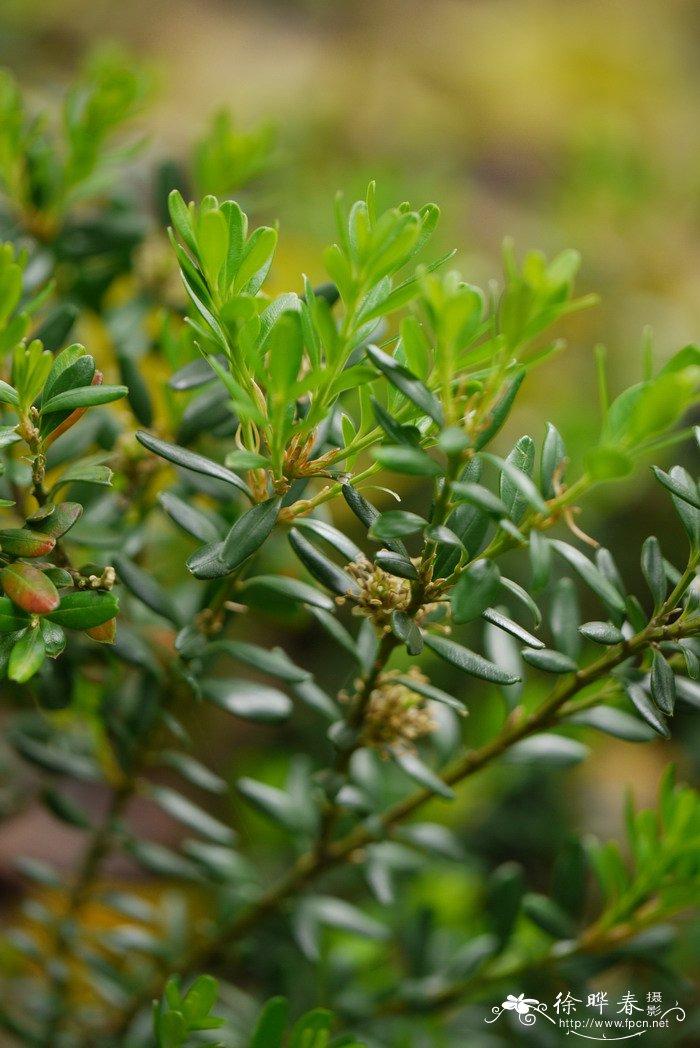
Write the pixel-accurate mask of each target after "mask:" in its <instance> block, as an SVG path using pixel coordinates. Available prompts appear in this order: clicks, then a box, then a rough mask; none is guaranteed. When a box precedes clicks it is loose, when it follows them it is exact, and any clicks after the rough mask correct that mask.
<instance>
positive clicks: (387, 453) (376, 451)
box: [372, 444, 445, 477]
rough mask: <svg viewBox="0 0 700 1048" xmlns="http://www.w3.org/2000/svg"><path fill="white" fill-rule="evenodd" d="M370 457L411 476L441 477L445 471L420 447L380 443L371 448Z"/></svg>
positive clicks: (396, 471)
mask: <svg viewBox="0 0 700 1048" xmlns="http://www.w3.org/2000/svg"><path fill="white" fill-rule="evenodd" d="M372 457H373V458H374V459H375V460H376V461H377V462H379V463H380V465H382V466H384V467H386V469H390V470H393V472H394V473H407V474H408V475H409V476H413V477H441V476H442V475H443V473H444V472H445V471H444V469H443V468H442V466H441V465H440V464H439V463H438V462H436V461H435V459H433V458H431V457H430V455H428V454H426V452H425V451H423V450H422V449H421V448H409V447H405V446H404V445H399V444H396V445H391V444H382V445H380V446H379V447H377V448H372Z"/></svg>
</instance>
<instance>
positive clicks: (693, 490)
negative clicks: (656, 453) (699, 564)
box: [669, 466, 700, 550]
mask: <svg viewBox="0 0 700 1048" xmlns="http://www.w3.org/2000/svg"><path fill="white" fill-rule="evenodd" d="M669 477H670V479H671V480H672V481H673V483H674V485H676V487H678V488H680V489H681V490H682V491H684V492H685V493H686V497H685V498H683V497H682V496H679V495H676V494H673V495H672V499H673V505H674V507H675V510H676V513H677V514H678V516H679V517H680V519H681V523H682V524H683V527H684V528H685V530H686V532H687V533H688V538H689V539H690V545H691V548H692V549H693V550H697V549H698V548H700V510H698V509H696V507H695V505H694V502H693V499H697V490H698V489H697V486H696V484H695V482H694V480H693V478H692V477H691V476H690V474H689V473H688V472H687V471H686V470H684V469H683V467H682V466H674V467H673V469H672V470H671V472H670V474H669Z"/></svg>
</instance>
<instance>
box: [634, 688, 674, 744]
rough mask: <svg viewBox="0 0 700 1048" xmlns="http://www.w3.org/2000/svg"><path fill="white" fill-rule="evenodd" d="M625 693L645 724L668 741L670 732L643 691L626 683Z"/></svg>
mask: <svg viewBox="0 0 700 1048" xmlns="http://www.w3.org/2000/svg"><path fill="white" fill-rule="evenodd" d="M625 691H626V692H627V694H628V696H629V697H630V699H631V700H632V703H633V705H634V706H635V707H636V709H637V712H638V713H639V714H640V716H641V717H642V718H643V719H644V720H645V721H646V722H647V724H648V725H649V726H650V727H652V728H653V729H654V731H655V732H656V733H657V734H658V735H661V736H662V738H664V739H670V738H671V732H670V731H669V729H668V725H667V724H666V721H665V720H664V718H663V716H662V714H660V713H659V711H658V710H657V708H656V706H655V705H654V704H653V703H652V701H651V699H650V698H649V696H648V695H647V693H646V692H645V691H644V689H643V688H642V687H641V686H640V685H639V684H631V683H627V682H626V683H625Z"/></svg>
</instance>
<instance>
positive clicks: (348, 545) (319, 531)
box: [295, 517, 363, 560]
mask: <svg viewBox="0 0 700 1048" xmlns="http://www.w3.org/2000/svg"><path fill="white" fill-rule="evenodd" d="M295 527H296V528H301V529H302V531H310V532H311V533H312V534H314V535H318V537H319V538H321V539H323V540H324V542H327V543H328V545H329V546H332V547H333V549H335V550H337V551H338V553H342V555H343V556H344V557H347V559H348V560H359V559H360V558H361V557H362V556H363V553H362V550H361V549H360V547H359V546H358V545H356V544H355V543H354V542H353V541H352V539H349V538H348V537H347V535H345V534H344V533H343V532H342V531H339V530H338V528H334V527H333V525H332V524H328V523H327V521H325V520H317V519H316V517H299V518H298V519H297V520H296V521H295Z"/></svg>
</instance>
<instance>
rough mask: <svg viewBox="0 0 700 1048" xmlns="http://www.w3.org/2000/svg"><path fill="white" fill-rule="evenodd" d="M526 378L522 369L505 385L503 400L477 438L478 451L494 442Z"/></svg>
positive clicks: (499, 402)
mask: <svg viewBox="0 0 700 1048" xmlns="http://www.w3.org/2000/svg"><path fill="white" fill-rule="evenodd" d="M524 378H525V369H524V368H522V369H521V370H520V371H518V372H517V373H516V374H515V376H514V377H513V378H512V379H511V380H510V381H509V382H508V383H507V384H506V385H505V387H504V392H503V395H502V397H501V399H500V400H499V401H498V403H497V404H496V405H495V407H494V408H493V409H492V411H491V413H490V414H489V415H488V416H487V418H486V420H485V421H486V425H485V427H484V429H483V430H482V431H481V434H480V435H479V437H478V438H477V441H476V444H475V445H474V447H475V450H476V451H481V449H482V448H485V447H486V445H487V444H490V442H491V441H492V440H493V438H494V437H495V436H496V434H497V433H498V431H499V430H500V428H501V426H502V425H503V423H504V422H505V420H506V419H507V418H508V415H509V414H510V409H511V408H512V406H513V402H514V400H515V398H516V396H517V395H518V390H519V389H520V387H521V385H522V382H523V379H524Z"/></svg>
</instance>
